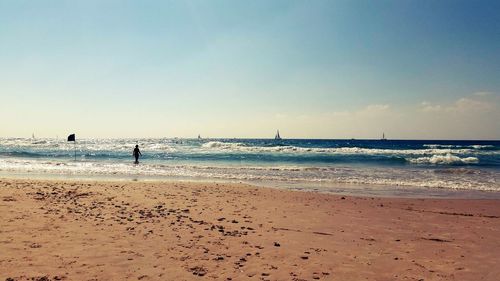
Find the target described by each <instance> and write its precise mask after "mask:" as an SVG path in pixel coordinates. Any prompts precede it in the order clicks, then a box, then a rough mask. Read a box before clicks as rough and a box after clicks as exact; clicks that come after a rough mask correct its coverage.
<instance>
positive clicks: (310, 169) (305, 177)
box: [0, 155, 500, 191]
mask: <svg viewBox="0 0 500 281" xmlns="http://www.w3.org/2000/svg"><path fill="white" fill-rule="evenodd" d="M445 157H446V158H450V159H454V157H453V156H450V157H449V156H448V155H445ZM430 158H432V157H430ZM436 161H437V162H436V163H439V161H441V160H436ZM446 161H450V160H446ZM454 161H464V159H461V160H456V159H455V160H454ZM465 161H473V160H472V159H470V160H465ZM457 169H459V171H457V172H453V168H447V169H446V173H444V172H443V173H436V172H435V171H441V169H437V170H429V169H419V168H414V169H409V168H382V167H377V168H372V167H360V168H356V167H331V166H293V165H290V166H288V165H282V166H258V165H255V166H253V165H247V166H239V165H236V166H231V165H229V166H227V165H196V164H186V165H184V164H141V165H133V164H131V163H129V162H105V161H99V162H93V161H76V162H74V161H66V162H61V161H53V160H37V159H18V158H0V172H16V173H18V172H22V173H23V172H24V173H40V174H56V175H82V176H85V175H90V176H93V175H99V176H106V175H110V176H118V177H129V176H144V177H149V176H151V177H166V178H187V179H220V180H231V181H249V182H252V181H265V182H276V183H298V184H301V183H304V184H314V183H317V184H321V185H322V186H335V185H337V186H338V184H357V185H368V186H370V185H389V186H400V187H405V186H407V187H430V188H446V189H469V190H490V191H500V185H499V183H498V182H499V175H498V173H496V172H494V171H493V172H490V171H487V170H481V172H480V173H479V172H477V173H469V172H467V173H465V172H463V168H457ZM443 171H444V170H443Z"/></svg>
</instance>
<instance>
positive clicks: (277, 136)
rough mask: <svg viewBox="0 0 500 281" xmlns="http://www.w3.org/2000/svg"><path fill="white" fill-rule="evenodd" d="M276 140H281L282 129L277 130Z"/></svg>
mask: <svg viewBox="0 0 500 281" xmlns="http://www.w3.org/2000/svg"><path fill="white" fill-rule="evenodd" d="M274 139H275V140H281V137H280V130H277V131H276V136H275V137H274Z"/></svg>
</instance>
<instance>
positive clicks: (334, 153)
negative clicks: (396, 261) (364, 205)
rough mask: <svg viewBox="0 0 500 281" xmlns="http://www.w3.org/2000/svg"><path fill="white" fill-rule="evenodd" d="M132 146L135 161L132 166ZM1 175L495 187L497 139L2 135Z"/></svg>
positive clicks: (372, 188)
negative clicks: (137, 151)
mask: <svg viewBox="0 0 500 281" xmlns="http://www.w3.org/2000/svg"><path fill="white" fill-rule="evenodd" d="M136 144H138V145H139V148H140V149H141V152H142V154H143V156H142V157H141V159H140V164H139V165H134V164H133V161H134V159H133V156H132V150H133V148H134V146H135V145H136ZM75 148H76V160H75V159H74V149H75ZM0 174H4V175H24V176H28V177H30V176H47V177H63V178H71V177H76V178H87V177H100V178H110V179H133V180H148V179H165V180H209V181H230V182H244V183H252V184H255V183H257V184H260V185H265V186H274V187H279V188H289V189H300V190H310V191H319V192H340V193H342V192H347V193H353V192H354V193H356V192H360V193H363V194H372V193H376V192H377V191H383V192H389V193H390V192H391V191H392V192H394V193H398V192H405V191H411V192H417V193H418V192H419V191H422V192H423V193H428V194H432V193H437V194H440V193H443V192H444V193H448V192H452V191H457V190H463V191H475V192H482V191H489V192H490V193H491V192H494V193H496V192H495V191H497V192H498V191H500V184H499V179H500V141H446V140H442V141H437V140H320V139H289V140H272V139H202V140H198V139H170V138H164V139H161V138H144V139H77V142H76V144H74V143H73V142H67V141H66V140H64V139H25V138H3V139H0Z"/></svg>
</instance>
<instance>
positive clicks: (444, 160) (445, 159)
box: [407, 153, 479, 164]
mask: <svg viewBox="0 0 500 281" xmlns="http://www.w3.org/2000/svg"><path fill="white" fill-rule="evenodd" d="M407 160H408V161H409V162H410V163H414V164H474V163H479V159H478V158H477V157H463V158H460V157H458V156H455V155H452V154H450V153H448V154H446V155H432V156H431V157H419V158H412V159H407Z"/></svg>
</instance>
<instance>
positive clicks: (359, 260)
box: [0, 179, 500, 280]
mask: <svg viewBox="0 0 500 281" xmlns="http://www.w3.org/2000/svg"><path fill="white" fill-rule="evenodd" d="M499 203H500V202H499V201H498V200H470V199H466V200H465V199H464V200H461V199H406V198H373V197H351V196H337V195H328V194H319V193H312V192H293V191H286V190H277V189H270V188H257V187H253V186H246V185H241V184H221V183H188V182H131V181H117V182H109V181H99V182H97V181H59V180H25V179H1V180H0V216H1V220H0V280H204V279H205V280H498V276H500V268H498V261H499V260H500V238H499V237H498V233H500V204H499Z"/></svg>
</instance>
